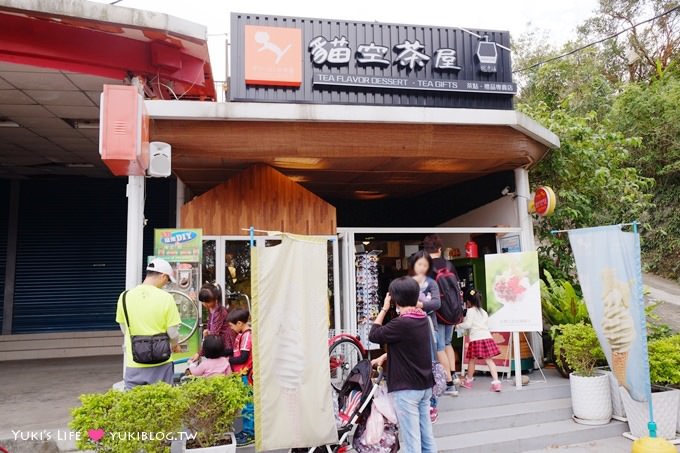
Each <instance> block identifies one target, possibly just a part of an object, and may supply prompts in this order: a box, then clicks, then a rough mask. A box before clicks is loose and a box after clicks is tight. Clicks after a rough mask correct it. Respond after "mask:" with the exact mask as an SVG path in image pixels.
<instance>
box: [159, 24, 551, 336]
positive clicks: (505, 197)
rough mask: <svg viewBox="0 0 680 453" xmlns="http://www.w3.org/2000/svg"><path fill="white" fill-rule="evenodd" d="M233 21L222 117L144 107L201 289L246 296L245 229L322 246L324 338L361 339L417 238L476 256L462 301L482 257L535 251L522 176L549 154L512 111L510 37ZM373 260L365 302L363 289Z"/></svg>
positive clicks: (171, 106)
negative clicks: (199, 250) (194, 246)
mask: <svg viewBox="0 0 680 453" xmlns="http://www.w3.org/2000/svg"><path fill="white" fill-rule="evenodd" d="M231 21H232V28H231V29H232V37H233V42H232V47H231V48H232V52H231V59H230V61H231V79H230V83H229V91H228V93H227V95H228V97H229V99H230V102H227V103H223V104H219V103H218V104H215V103H191V102H182V101H147V103H146V104H147V108H148V111H149V114H150V115H151V117H152V118H154V123H153V127H152V130H151V136H152V139H153V140H158V141H162V142H166V143H169V144H171V145H172V149H173V171H174V173H175V174H176V175H177V177H178V179H179V180H180V181H181V182H182V184H183V185H184V186H185V190H184V191H181V193H180V198H183V199H182V200H181V201H180V203H179V204H178V212H180V218H181V220H180V225H181V226H182V227H185V228H203V229H204V231H205V233H206V234H207V235H208V236H215V239H210V241H211V242H210V244H211V245H210V246H209V247H211V248H212V247H214V246H213V245H212V244H213V242H212V241H215V243H217V244H220V245H217V246H216V247H217V250H218V252H217V253H216V256H217V257H218V258H217V259H216V269H217V271H215V272H213V271H212V270H210V269H205V271H204V274H205V275H211V276H213V275H214V278H215V279H216V280H217V281H219V282H220V283H221V284H223V285H224V286H225V287H227V288H232V287H234V285H236V287H235V288H234V289H236V290H238V291H239V292H246V293H247V290H244V289H243V288H244V285H246V286H247V284H245V283H237V282H238V281H239V278H238V277H234V272H233V271H234V270H236V274H243V275H246V274H247V266H245V265H244V263H247V261H248V256H249V252H248V251H247V246H246V244H247V243H248V238H247V236H246V234H247V233H246V230H247V228H249V227H250V226H254V227H255V228H256V229H258V230H261V231H263V232H289V233H298V234H316V235H325V236H328V237H329V295H330V299H329V304H330V311H329V313H330V314H331V315H330V319H329V325H330V326H331V328H332V329H334V330H343V331H350V332H360V333H362V337H365V336H366V332H367V328H368V327H367V326H369V325H370V322H367V321H370V318H371V313H372V312H373V313H374V312H376V311H377V310H375V308H376V307H377V306H378V305H377V304H378V303H379V300H380V297H381V296H382V294H384V292H385V282H386V281H388V280H389V276H398V275H403V274H404V273H405V272H406V263H405V259H406V258H407V257H408V255H409V254H410V253H412V252H413V251H415V250H418V247H419V246H420V244H421V241H422V238H423V237H424V236H425V235H426V234H430V233H435V232H436V233H439V234H441V235H442V237H443V238H444V242H445V249H446V252H447V253H448V255H449V256H450V257H451V258H452V259H453V258H456V257H459V258H464V247H465V244H466V243H467V242H468V241H471V240H474V241H475V242H476V243H477V246H478V248H479V250H480V253H479V255H478V258H474V259H470V260H465V259H462V260H460V261H457V264H459V266H460V271H461V272H463V273H465V275H466V277H465V280H466V282H467V283H468V284H471V285H474V284H475V283H474V280H475V278H474V277H475V275H477V277H478V279H479V275H480V273H483V256H484V254H486V253H496V252H501V251H502V250H505V251H519V250H527V249H533V248H534V245H533V233H532V229H531V220H530V217H529V214H528V211H527V201H528V199H529V196H530V188H529V181H528V169H529V168H530V167H531V166H532V165H533V164H535V162H537V161H538V160H540V159H541V158H542V157H543V156H544V154H545V153H546V152H548V150H549V148H552V147H556V146H558V145H559V141H558V140H557V137H555V136H554V135H553V134H552V133H550V132H549V131H548V130H546V129H545V128H543V127H542V126H540V125H539V124H537V123H535V122H534V121H532V120H531V119H529V118H528V117H526V116H524V115H522V114H520V113H519V112H516V111H514V110H513V103H512V102H513V99H512V98H513V95H514V94H515V92H516V85H515V84H514V83H513V82H512V77H511V63H510V62H511V52H510V50H509V37H508V34H507V33H505V32H497V31H489V30H474V31H471V30H466V29H460V28H443V27H423V26H407V25H393V24H379V23H360V22H349V21H339V20H327V19H307V18H291V17H273V16H264V15H248V14H233V15H232V18H231ZM223 180H227V181H226V182H223V183H222V182H221V181H223ZM196 195H198V196H197V197H195V198H194V196H196ZM185 200H186V202H185ZM291 211H293V212H291ZM336 233H337V238H338V241H337V243H336V241H334V240H332V238H333V237H335V235H336ZM263 234H265V233H263ZM273 238H275V237H273ZM273 238H264V239H261V243H266V242H267V241H270V240H272V239H273ZM262 241H263V242H262ZM238 244H240V245H238ZM211 253H212V252H211ZM368 255H371V256H374V257H376V259H375V260H374V261H375V262H376V263H377V266H378V276H379V278H378V280H380V284H376V287H375V288H366V287H364V285H361V284H358V282H357V264H360V263H359V261H360V260H361V259H362V257H365V256H368ZM235 257H240V258H236V259H235ZM234 259H235V261H234V262H235V264H234V265H231V266H230V265H229V261H230V260H234ZM230 267H231V271H230V270H229V269H230ZM230 272H232V274H230ZM230 280H234V282H230ZM246 280H247V279H246ZM376 282H377V281H376ZM239 285H241V286H240V287H239ZM362 293H366V294H362ZM358 294H359V296H358ZM368 294H370V298H369V299H370V300H368V301H367V300H366V295H368ZM357 298H359V299H361V303H360V304H357ZM364 340H365V338H364Z"/></svg>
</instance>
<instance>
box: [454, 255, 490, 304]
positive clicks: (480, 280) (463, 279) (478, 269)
mask: <svg viewBox="0 0 680 453" xmlns="http://www.w3.org/2000/svg"><path fill="white" fill-rule="evenodd" d="M452 263H453V265H454V267H455V268H456V272H457V273H458V278H459V279H460V289H461V290H463V292H467V291H469V290H470V289H475V290H477V291H478V292H479V293H480V294H481V295H482V308H484V309H486V275H485V273H484V272H485V269H484V258H457V259H454V260H453V261H452Z"/></svg>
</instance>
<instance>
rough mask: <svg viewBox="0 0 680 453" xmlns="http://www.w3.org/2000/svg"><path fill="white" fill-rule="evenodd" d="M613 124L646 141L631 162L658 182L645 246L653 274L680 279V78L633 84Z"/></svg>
mask: <svg viewBox="0 0 680 453" xmlns="http://www.w3.org/2000/svg"><path fill="white" fill-rule="evenodd" d="M608 121H609V123H610V125H611V127H612V129H614V130H617V131H627V132H628V133H630V134H634V135H636V136H638V137H640V144H639V146H636V147H634V148H633V149H632V151H631V156H630V162H631V164H632V165H634V166H635V167H636V168H637V169H638V170H639V171H640V172H641V173H642V174H644V175H645V176H647V177H650V178H654V179H656V181H657V188H656V190H655V197H654V202H655V204H656V209H654V210H652V211H650V213H649V224H650V225H651V226H652V228H651V229H650V230H648V231H647V232H646V233H645V241H644V242H643V247H644V252H645V258H646V259H647V260H646V261H647V265H648V267H649V269H650V270H651V271H653V272H655V273H657V274H660V275H664V276H666V277H670V278H678V276H680V214H678V209H679V208H680V75H676V74H675V73H674V72H672V71H670V70H668V69H667V70H666V71H664V72H663V73H662V74H661V76H660V77H655V78H654V79H653V80H651V82H638V83H630V84H627V85H626V86H625V87H624V89H623V91H622V92H621V94H620V95H619V96H618V97H617V98H616V100H615V102H614V105H613V108H612V110H611V113H610V115H609V117H608Z"/></svg>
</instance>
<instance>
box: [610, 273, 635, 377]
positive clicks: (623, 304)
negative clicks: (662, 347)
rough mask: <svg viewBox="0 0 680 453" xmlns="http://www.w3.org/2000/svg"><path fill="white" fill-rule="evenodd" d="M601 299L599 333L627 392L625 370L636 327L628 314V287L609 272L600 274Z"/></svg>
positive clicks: (616, 374) (612, 365)
mask: <svg viewBox="0 0 680 453" xmlns="http://www.w3.org/2000/svg"><path fill="white" fill-rule="evenodd" d="M602 299H603V302H604V307H603V308H604V313H603V317H602V332H603V333H604V337H605V338H606V339H607V343H609V347H610V348H611V351H612V356H611V363H610V365H611V367H612V371H613V372H614V376H615V377H616V380H617V381H618V382H619V385H622V386H624V387H626V388H628V381H627V376H626V368H627V366H628V353H629V351H630V348H631V346H632V345H633V341H634V340H635V324H634V322H633V317H632V316H631V314H630V287H629V286H628V285H627V284H626V283H625V282H622V281H620V280H618V279H617V278H616V274H615V272H614V269H612V268H605V269H604V270H603V271H602Z"/></svg>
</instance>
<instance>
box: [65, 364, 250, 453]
mask: <svg viewBox="0 0 680 453" xmlns="http://www.w3.org/2000/svg"><path fill="white" fill-rule="evenodd" d="M80 401H81V403H82V405H81V406H80V407H77V408H75V409H73V410H72V411H71V416H72V420H71V423H70V425H69V426H70V427H71V429H73V430H74V431H76V432H78V433H79V438H78V440H77V441H76V444H77V446H78V448H79V449H81V450H94V451H97V452H106V453H109V452H110V453H138V452H140V451H144V452H149V453H152V452H153V453H158V452H169V451H170V440H172V438H176V439H180V435H179V434H178V433H179V432H181V431H184V430H185V429H188V430H189V431H190V432H191V433H194V434H195V435H196V438H195V443H196V445H197V446H199V447H209V446H213V445H219V444H220V442H221V441H222V440H223V438H224V434H225V433H227V432H229V431H232V430H233V423H234V420H235V418H236V417H237V416H238V415H239V413H240V412H241V409H243V407H244V406H245V405H246V403H248V402H250V401H252V391H251V389H250V387H248V386H247V385H245V384H243V383H242V382H241V377H240V376H238V375H230V376H224V377H210V378H195V379H192V380H190V381H189V382H187V383H185V384H183V385H180V386H179V387H172V386H170V385H168V384H166V383H163V382H159V383H156V384H153V385H142V386H139V387H135V388H133V389H132V390H130V391H127V392H120V391H117V390H109V391H108V392H106V393H95V394H87V395H81V396H80ZM98 429H102V430H103V431H104V433H105V435H104V437H103V438H101V439H100V440H99V441H94V440H91V439H90V437H89V435H88V431H90V430H98ZM185 438H186V437H185Z"/></svg>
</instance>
